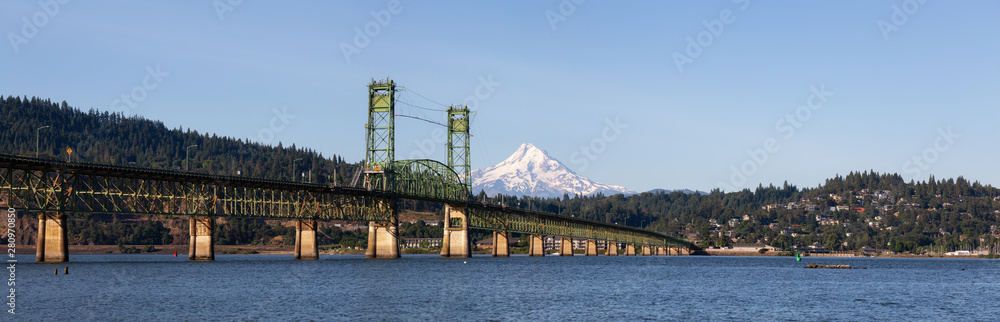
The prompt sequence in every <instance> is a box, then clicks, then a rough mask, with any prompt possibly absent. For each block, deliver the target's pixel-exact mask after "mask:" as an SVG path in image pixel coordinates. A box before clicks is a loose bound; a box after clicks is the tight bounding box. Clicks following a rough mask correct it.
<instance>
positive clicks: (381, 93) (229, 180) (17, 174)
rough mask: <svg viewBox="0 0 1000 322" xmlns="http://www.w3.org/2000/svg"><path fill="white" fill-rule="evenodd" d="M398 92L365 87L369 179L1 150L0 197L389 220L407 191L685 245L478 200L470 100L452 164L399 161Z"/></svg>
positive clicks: (133, 209)
mask: <svg viewBox="0 0 1000 322" xmlns="http://www.w3.org/2000/svg"><path fill="white" fill-rule="evenodd" d="M395 91H396V89H395V83H393V82H392V81H391V80H387V81H379V82H376V81H372V83H371V84H370V85H369V111H368V112H369V113H368V114H369V115H368V125H367V126H366V131H367V141H368V142H367V145H366V146H367V153H366V157H365V164H364V167H363V170H362V171H364V178H365V179H364V182H362V183H360V184H359V186H357V187H340V186H328V185H320V184H310V183H296V182H288V181H276V180H263V179H254V178H245V177H231V176H217V175H206V174H197V173H190V172H179V171H167V170H154V169H144V168H136V167H123V166H114V165H104V164H91V163H82V162H72V163H70V162H63V161H56V160H48V159H35V158H26V157H19V156H12V155H3V154H0V200H2V202H3V203H4V204H5V205H6V206H7V207H8V208H15V209H20V210H27V211H36V212H57V213H127V214H151V215H186V216H221V217H245V218H268V219H290V220H294V219H299V220H345V221H375V222H395V219H396V218H395V216H396V213H395V212H394V211H395V210H394V207H392V205H393V203H394V202H395V200H397V199H412V200H423V201H431V202H439V203H445V204H449V205H451V206H454V207H464V208H465V209H466V211H467V213H468V216H469V227H470V228H476V229H485V230H493V231H504V232H514V233H522V234H531V235H551V236H559V237H569V238H577V239H593V240H606V241H612V242H619V243H633V244H642V245H651V246H687V245H688V242H687V241H685V240H682V239H677V238H673V237H669V236H666V235H663V234H660V233H657V232H652V231H647V230H643V229H639V228H634V227H628V226H620V225H612V224H608V223H603V222H599V221H592V220H585V219H579V218H574V217H564V216H559V215H555V214H550V213H543V212H534V211H526V210H522V209H511V208H504V207H499V206H494V205H485V204H480V203H477V202H474V201H473V200H472V194H471V190H470V185H471V182H470V180H471V178H470V174H471V167H470V164H469V161H470V158H469V156H470V154H469V120H470V119H469V110H468V108H466V107H464V106H462V107H451V108H449V109H448V110H447V112H448V135H449V140H448V163H449V164H448V165H445V164H442V163H441V162H438V161H434V160H395V157H394V153H395V152H394V149H395V146H394V144H395V143H394V141H395V134H394V132H395V129H394V127H395V121H394V116H395V115H394V114H393V113H395V108H394V106H395V102H394V100H395V98H394V97H395V94H394V93H395ZM456 170H459V171H460V172H456Z"/></svg>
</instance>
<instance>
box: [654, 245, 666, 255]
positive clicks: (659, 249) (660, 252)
mask: <svg viewBox="0 0 1000 322" xmlns="http://www.w3.org/2000/svg"><path fill="white" fill-rule="evenodd" d="M665 255H667V246H656V256H665Z"/></svg>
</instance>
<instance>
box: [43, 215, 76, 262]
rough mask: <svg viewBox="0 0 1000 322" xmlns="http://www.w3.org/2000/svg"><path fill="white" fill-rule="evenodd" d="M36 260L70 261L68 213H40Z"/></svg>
mask: <svg viewBox="0 0 1000 322" xmlns="http://www.w3.org/2000/svg"><path fill="white" fill-rule="evenodd" d="M35 245H36V246H37V247H36V249H35V261H36V262H39V263H61V262H68V261H69V250H68V249H69V248H68V246H67V245H68V240H67V239H66V215H65V214H57V215H38V238H37V242H36V243H35Z"/></svg>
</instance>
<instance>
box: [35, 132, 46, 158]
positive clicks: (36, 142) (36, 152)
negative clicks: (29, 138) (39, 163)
mask: <svg viewBox="0 0 1000 322" xmlns="http://www.w3.org/2000/svg"><path fill="white" fill-rule="evenodd" d="M47 127H49V126H48V125H46V126H43V127H40V128H38V129H35V157H36V158H37V157H38V135H39V134H38V131H41V130H42V129H44V128H47Z"/></svg>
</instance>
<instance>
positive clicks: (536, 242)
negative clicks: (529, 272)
mask: <svg viewBox="0 0 1000 322" xmlns="http://www.w3.org/2000/svg"><path fill="white" fill-rule="evenodd" d="M528 256H545V243H544V242H543V241H542V236H541V235H531V242H530V243H529V246H528Z"/></svg>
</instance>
